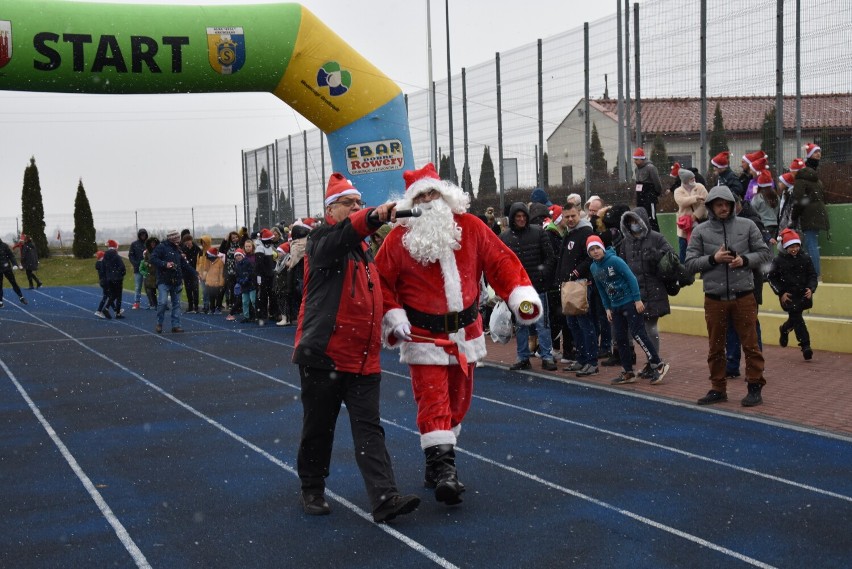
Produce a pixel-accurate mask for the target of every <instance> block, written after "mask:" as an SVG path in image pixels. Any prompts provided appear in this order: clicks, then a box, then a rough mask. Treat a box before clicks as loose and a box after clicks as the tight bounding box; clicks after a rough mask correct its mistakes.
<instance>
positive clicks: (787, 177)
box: [779, 172, 796, 188]
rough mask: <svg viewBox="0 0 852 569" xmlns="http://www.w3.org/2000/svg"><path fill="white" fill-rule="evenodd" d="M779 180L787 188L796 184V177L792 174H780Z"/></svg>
mask: <svg viewBox="0 0 852 569" xmlns="http://www.w3.org/2000/svg"><path fill="white" fill-rule="evenodd" d="M779 180H781V183H782V184H784V185H785V186H787V187H788V188H792V187H793V186H794V185H795V183H796V176H794V175H793V173H792V172H784V173H783V174H781V177H780V178H779Z"/></svg>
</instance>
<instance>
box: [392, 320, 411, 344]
mask: <svg viewBox="0 0 852 569" xmlns="http://www.w3.org/2000/svg"><path fill="white" fill-rule="evenodd" d="M393 335H394V336H396V337H397V338H399V339H400V340H403V341H406V342H410V341H411V325H410V324H409V323H408V322H400V323H399V324H397V325H396V326H394V328H393Z"/></svg>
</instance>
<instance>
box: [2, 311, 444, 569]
mask: <svg viewBox="0 0 852 569" xmlns="http://www.w3.org/2000/svg"><path fill="white" fill-rule="evenodd" d="M62 302H66V303H67V304H70V305H71V306H76V305H74V304H71V303H70V302H67V301H64V300H63V301H62ZM31 316H32V317H33V318H35V319H36V320H38V321H40V322H42V323H44V324H45V325H46V326H47V327H49V328H52V329H53V330H56V331H57V332H58V333H59V334H62V335H63V336H65V337H66V338H68V339H69V340H72V341H73V342H74V343H76V344H78V345H79V346H80V347H81V348H83V349H85V350H87V351H89V352H91V353H92V354H94V355H96V356H98V357H99V358H101V359H103V360H104V361H106V362H109V363H110V364H112V365H114V366H115V367H117V368H119V369H120V370H122V371H123V372H125V373H127V374H128V375H130V376H132V377H134V378H136V379H137V380H139V381H141V382H142V383H144V384H145V385H147V386H148V387H150V388H151V389H153V390H154V391H156V392H157V393H159V394H160V395H162V396H163V397H165V398H167V399H169V400H170V401H172V402H173V403H175V404H177V405H179V406H180V407H183V408H184V409H186V410H187V411H189V412H190V413H192V414H193V415H195V416H196V417H198V418H199V419H201V420H202V421H204V422H205V423H207V424H209V425H210V426H212V427H215V428H216V429H218V430H220V431H221V432H223V433H225V434H226V435H228V436H229V437H231V438H232V439H234V440H235V441H237V442H239V443H240V444H242V445H244V446H246V447H248V448H249V449H251V450H253V451H254V452H256V453H257V454H259V455H261V456H263V457H264V458H266V459H267V460H269V461H270V462H272V463H273V464H275V465H276V466H278V467H280V468H282V469H283V470H285V471H287V472H288V473H290V474H293V475H294V476H297V477H298V472H297V471H296V469H295V468H293V467H292V466H290V465H288V464H287V463H286V462H284V461H282V460H280V459H278V458H276V457H275V456H273V455H271V454H269V453H268V452H266V451H265V450H263V449H262V448H260V447H259V446H257V445H255V444H254V443H252V442H250V441H249V440H247V439H245V438H243V437H242V436H240V435H239V434H237V433H236V432H234V431H232V430H230V429H229V428H227V427H226V426H225V425H223V424H221V423H219V422H218V421H216V420H215V419H213V418H212V417H209V416H207V415H205V414H204V413H202V412H201V411H198V410H197V409H195V408H194V407H192V406H191V405H189V404H188V403H185V402H183V401H182V400H181V399H178V398H177V397H175V396H174V395H172V394H171V393H169V392H168V391H166V390H164V389H163V388H161V387H160V386H158V385H156V384H154V383H151V382H150V381H148V380H147V379H145V378H144V377H142V376H141V375H139V374H138V373H136V372H134V371H133V370H131V369H130V368H128V367H127V366H124V365H122V364H120V363H118V362H115V361H113V360H112V359H111V357H110V356H108V355H106V354H104V353H101V352H99V351H97V350H96V349H94V348H91V347H89V346H87V345H86V344H84V343H83V342H82V341H80V340H77V339H76V338H74V337H73V336H71V335H70V334H68V333H67V332H65V331H64V330H60V329H59V328H57V327H56V326H54V325H52V324H50V323H48V322H46V321H44V320H42V319H41V318H39V317H38V316H36V315H35V314H31ZM131 327H134V326H131ZM163 339H164V340H167V341H169V342H172V343H174V344H177V345H179V346H181V347H183V348H185V349H189V350H193V351H196V352H199V353H202V354H205V355H207V356H210V355H211V354H209V353H207V352H204V351H203V350H199V349H196V348H192V347H189V346H186V345H184V344H181V343H180V342H176V341H174V340H171V339H170V338H165V337H163ZM214 358H215V359H218V360H220V361H222V362H227V363H230V364H231V365H234V366H236V367H238V368H241V369H245V370H249V371H252V372H254V373H258V374H259V375H261V376H263V377H266V378H269V379H273V380H274V379H275V378H273V377H272V376H270V375H268V374H264V373H260V372H257V371H255V370H253V369H251V368H249V367H247V366H243V365H240V364H237V363H236V362H231V361H229V360H226V359H224V358H220V357H218V356H214ZM0 363H2V361H0ZM3 367H4V369H8V368H6V366H5V364H4V365H3ZM9 373H11V372H9ZM275 381H278V383H281V384H284V385H287V386H289V387H293V388H298V387H297V386H296V385H294V384H292V383H287V382H285V381H280V380H275ZM16 384H17V382H16ZM37 411H38V410H37V409H34V412H37ZM39 415H40V414H39ZM59 443H60V444H61V441H59ZM63 448H64V445H63ZM66 452H67V449H66ZM68 457H69V458H71V460H73V457H72V456H71V454H70V453H68ZM75 464H76V462H75ZM87 480H88V479H87ZM89 485H91V482H89ZM92 489H93V490H94V487H92ZM325 493H326V495H327V496H328V497H329V498H331V499H333V500H334V501H336V502H338V503H339V504H341V505H342V506H344V507H345V508H346V509H348V510H350V511H352V512H353V513H355V514H356V515H358V516H360V517H361V518H363V519H365V520H367V521H369V522H370V523H371V524H374V525H377V526H378V527H379V529H381V530H382V531H384V532H385V533H387V534H388V535H390V536H392V537H394V538H396V539H398V540H399V541H401V542H402V543H404V544H405V545H407V546H408V547H410V548H411V549H413V550H414V551H416V552H417V553H419V554H421V555H423V556H424V557H426V558H427V559H429V560H430V561H432V562H434V563H436V564H437V565H439V566H440V567H445V568H446V569H458V568H457V566H456V565H454V564H453V563H451V562H450V561H449V560H447V559H445V558H443V557H441V556H440V555H438V554H437V553H435V552H434V551H432V550H431V549H429V548H427V547H426V546H424V545H422V544H421V543H419V542H417V541H415V540H413V539H411V538H410V537H408V536H407V535H405V534H403V533H401V532H399V531H397V530H395V529H394V528H392V527H391V526H389V525H388V524H375V523H374V522H373V516H372V514H371V513H369V512H367V511H365V510H363V509H361V508H359V507H358V506H357V505H355V504H353V503H352V502H350V501H349V500H347V499H346V498H344V497H343V496H340V495H339V494H337V493H335V492H332V491H331V490H328V489H326V492H325ZM98 496H100V495H98ZM101 502H102V503H103V505H104V507H107V506H106V502H103V500H102V499H101ZM107 509H108V507H107ZM109 513H110V515H112V512H111V511H110V512H109ZM112 517H113V518H114V519H115V516H112ZM108 519H109V518H108ZM115 521H116V523H118V520H117V519H115ZM119 525H120V524H119ZM123 529H124V528H123V527H122V530H123ZM124 534H125V535H127V532H126V531H124ZM119 537H121V535H119ZM128 539H129V538H128ZM131 543H132V542H131ZM134 547H135V546H134ZM137 550H138V548H137ZM139 554H140V555H141V551H140V552H139ZM142 559H143V560H144V557H143V558H142ZM141 567H148V565H147V562H146V565H144V566H141Z"/></svg>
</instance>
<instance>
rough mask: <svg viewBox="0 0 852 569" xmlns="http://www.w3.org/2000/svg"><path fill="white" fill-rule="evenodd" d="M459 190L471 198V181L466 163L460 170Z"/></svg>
mask: <svg viewBox="0 0 852 569" xmlns="http://www.w3.org/2000/svg"><path fill="white" fill-rule="evenodd" d="M461 188H462V190H464V191H465V192H467V193H469V194H470V195H471V196H473V180H471V179H470V166H468V164H467V162H465V163H464V167H463V168H462V184H461Z"/></svg>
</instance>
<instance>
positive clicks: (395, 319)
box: [382, 308, 410, 349]
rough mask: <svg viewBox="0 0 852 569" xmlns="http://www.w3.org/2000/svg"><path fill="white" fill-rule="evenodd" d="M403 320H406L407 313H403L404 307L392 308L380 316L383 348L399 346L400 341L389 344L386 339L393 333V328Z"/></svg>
mask: <svg viewBox="0 0 852 569" xmlns="http://www.w3.org/2000/svg"><path fill="white" fill-rule="evenodd" d="M403 322H408V315H407V314H406V313H405V309H403V308H392V309H390V310H388V311H387V312H385V315H384V317H383V318H382V345H383V346H384V347H385V348H391V349H395V348H398V347H400V344H401V343H402V342H400V341H398V340H397V342H396V343H394V344H391V343H390V342H388V340H389V339H390V337H391V336H392V335H393V329H394V328H396V327H397V325H399V324H402V323H403ZM409 324H410V322H409Z"/></svg>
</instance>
